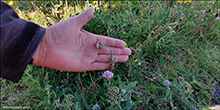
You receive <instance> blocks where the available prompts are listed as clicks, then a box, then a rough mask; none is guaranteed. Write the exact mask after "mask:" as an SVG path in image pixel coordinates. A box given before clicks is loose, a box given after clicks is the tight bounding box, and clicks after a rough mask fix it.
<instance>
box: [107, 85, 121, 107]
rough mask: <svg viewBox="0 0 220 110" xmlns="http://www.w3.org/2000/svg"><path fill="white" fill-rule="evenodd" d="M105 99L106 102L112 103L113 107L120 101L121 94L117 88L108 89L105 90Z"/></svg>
mask: <svg viewBox="0 0 220 110" xmlns="http://www.w3.org/2000/svg"><path fill="white" fill-rule="evenodd" d="M106 97H107V98H108V101H109V102H110V103H112V104H113V105H114V104H117V103H118V102H120V101H121V99H122V96H121V93H120V91H119V88H118V87H109V88H108V90H107V94H106Z"/></svg>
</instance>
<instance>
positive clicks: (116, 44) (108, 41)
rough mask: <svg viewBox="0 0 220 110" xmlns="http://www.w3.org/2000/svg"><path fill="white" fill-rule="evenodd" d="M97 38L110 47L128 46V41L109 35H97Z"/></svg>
mask: <svg viewBox="0 0 220 110" xmlns="http://www.w3.org/2000/svg"><path fill="white" fill-rule="evenodd" d="M96 40H97V42H98V41H100V42H101V43H102V44H104V45H107V46H109V47H117V48H125V46H126V43H125V42H124V41H123V40H120V39H115V38H111V37H107V36H101V35H96Z"/></svg>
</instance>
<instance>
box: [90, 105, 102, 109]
mask: <svg viewBox="0 0 220 110" xmlns="http://www.w3.org/2000/svg"><path fill="white" fill-rule="evenodd" d="M92 110H101V107H100V106H99V105H98V104H95V105H93V107H92Z"/></svg>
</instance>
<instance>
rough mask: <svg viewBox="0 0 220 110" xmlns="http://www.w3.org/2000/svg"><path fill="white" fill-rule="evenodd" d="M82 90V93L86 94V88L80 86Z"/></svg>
mask: <svg viewBox="0 0 220 110" xmlns="http://www.w3.org/2000/svg"><path fill="white" fill-rule="evenodd" d="M82 91H83V94H84V95H86V94H87V91H86V88H84V87H83V88H82Z"/></svg>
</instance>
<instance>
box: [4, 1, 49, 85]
mask: <svg viewBox="0 0 220 110" xmlns="http://www.w3.org/2000/svg"><path fill="white" fill-rule="evenodd" d="M0 15H1V51H0V53H1V61H0V62H1V77H2V78H4V79H8V80H11V81H13V82H18V81H19V80H20V79H21V77H22V75H23V73H24V71H25V69H26V67H27V65H28V63H29V61H30V60H31V58H32V56H33V54H34V52H35V51H36V49H37V47H38V45H39V44H40V42H41V39H42V37H43V35H44V33H45V28H42V27H40V26H38V25H36V24H34V23H31V22H27V21H25V20H23V19H21V18H19V17H18V15H17V14H16V12H15V11H14V10H13V9H12V8H11V7H10V6H9V5H8V4H6V3H4V2H2V1H1V14H0Z"/></svg>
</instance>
